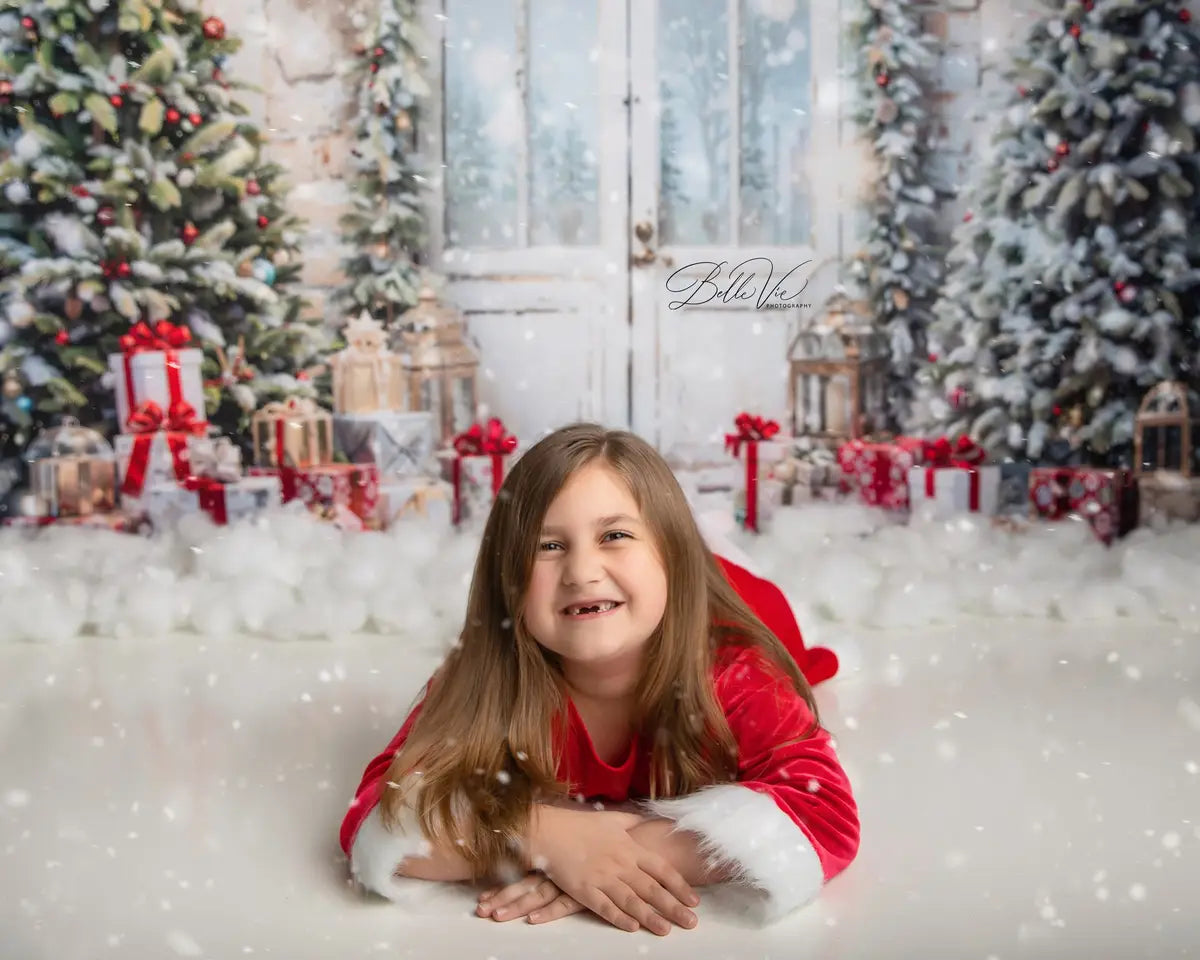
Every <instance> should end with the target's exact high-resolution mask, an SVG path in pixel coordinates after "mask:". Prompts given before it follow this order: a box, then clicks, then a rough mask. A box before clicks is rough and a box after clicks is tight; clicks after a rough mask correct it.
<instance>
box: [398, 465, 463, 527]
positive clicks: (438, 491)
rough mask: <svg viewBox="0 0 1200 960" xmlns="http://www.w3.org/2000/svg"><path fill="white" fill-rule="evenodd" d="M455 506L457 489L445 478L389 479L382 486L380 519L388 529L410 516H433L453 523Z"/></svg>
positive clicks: (440, 520)
mask: <svg viewBox="0 0 1200 960" xmlns="http://www.w3.org/2000/svg"><path fill="white" fill-rule="evenodd" d="M453 507H454V489H453V488H452V487H451V486H450V484H449V483H447V482H446V481H444V480H433V479H430V478H428V477H409V478H406V479H403V480H387V481H385V482H384V483H382V484H380V487H379V519H380V523H381V525H382V526H383V527H385V528H387V527H390V526H392V525H393V524H396V523H402V522H403V521H404V520H405V519H406V518H422V519H431V520H434V521H436V522H437V523H440V524H445V525H446V526H449V525H450V524H451V522H452V521H453V516H452V512H453Z"/></svg>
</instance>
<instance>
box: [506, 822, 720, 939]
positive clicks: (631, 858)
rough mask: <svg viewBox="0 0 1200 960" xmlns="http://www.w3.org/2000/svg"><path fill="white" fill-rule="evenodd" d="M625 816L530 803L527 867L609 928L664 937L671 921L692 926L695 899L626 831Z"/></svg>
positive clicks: (672, 872)
mask: <svg viewBox="0 0 1200 960" xmlns="http://www.w3.org/2000/svg"><path fill="white" fill-rule="evenodd" d="M631 819H637V818H631V815H629V814H624V813H612V814H609V813H597V812H594V811H580V810H565V809H562V808H560V807H549V806H541V805H538V806H535V807H534V816H533V824H532V829H531V832H530V843H529V853H530V859H531V866H533V867H534V868H535V869H542V870H544V872H545V874H546V876H547V877H549V878H550V880H552V881H553V882H554V883H555V885H557V886H558V888H559V889H560V890H562V891H563V892H564V893H566V894H567V895H568V896H570V897H571V898H572V899H573V900H575V902H576V903H579V904H582V905H583V906H584V907H585V908H587V909H588V910H591V911H592V912H593V913H594V914H596V915H597V916H599V917H602V918H603V919H605V920H607V921H608V922H609V923H611V924H612V925H613V926H615V927H620V928H621V929H622V930H627V931H629V932H630V933H632V932H634V931H635V930H637V929H638V928H639V926H644V927H645V928H646V929H647V930H650V931H651V932H652V933H656V934H658V935H659V936H666V935H667V934H668V933H669V932H670V931H671V924H670V923H668V921H674V922H675V923H677V924H679V926H681V927H688V928H691V927H694V926H695V925H696V915H695V914H694V913H692V911H691V910H688V909H687V907H688V906H695V905H697V904H698V903H699V902H700V898H699V897H697V896H696V894H695V892H694V891H693V890H692V888H691V887H690V886H688V884H687V881H686V880H684V879H683V876H682V875H681V874H680V873H679V871H678V870H676V869H675V868H674V867H673V866H671V865H670V864H669V863H668V862H667V861H666V860H665V859H664V858H663V857H661V856H659V855H658V854H656V853H653V852H651V851H650V850H647V849H646V848H645V847H643V846H642V845H641V844H640V843H638V842H637V841H636V840H634V839H633V838H632V837H631V836H630V835H629V832H628V831H629V829H630V823H631Z"/></svg>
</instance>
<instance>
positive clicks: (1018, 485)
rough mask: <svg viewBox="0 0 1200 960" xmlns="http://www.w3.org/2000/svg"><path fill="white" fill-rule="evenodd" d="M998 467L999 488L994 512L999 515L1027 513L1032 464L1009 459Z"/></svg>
mask: <svg viewBox="0 0 1200 960" xmlns="http://www.w3.org/2000/svg"><path fill="white" fill-rule="evenodd" d="M998 466H999V467H1000V490H999V493H998V494H997V500H998V502H997V505H996V513H997V514H999V515H1001V516H1007V515H1010V514H1020V515H1022V516H1025V515H1028V513H1029V473H1030V471H1031V470H1033V464H1031V463H1022V462H1018V461H1015V460H1009V461H1007V462H1005V463H1001V464H998Z"/></svg>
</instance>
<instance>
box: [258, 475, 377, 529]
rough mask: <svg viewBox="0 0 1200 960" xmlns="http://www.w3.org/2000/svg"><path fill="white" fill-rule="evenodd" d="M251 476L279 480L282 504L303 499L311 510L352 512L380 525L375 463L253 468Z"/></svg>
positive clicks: (363, 519)
mask: <svg viewBox="0 0 1200 960" xmlns="http://www.w3.org/2000/svg"><path fill="white" fill-rule="evenodd" d="M249 475H250V476H252V477H267V476H269V477H279V480H280V482H281V483H282V484H283V502H284V503H288V502H290V501H292V500H296V499H299V500H301V501H302V502H303V503H304V504H305V505H306V506H307V507H308V508H309V509H310V510H314V511H318V512H319V511H328V510H334V511H337V510H339V509H341V510H349V511H350V512H351V513H352V514H354V516H356V517H358V518H359V519H360V520H361V521H362V522H363V523H364V524H367V525H369V526H377V525H378V515H379V467H378V466H376V465H375V464H373V463H326V464H320V465H318V466H313V467H304V468H303V469H295V468H292V467H283V468H278V467H251V468H250V470H249Z"/></svg>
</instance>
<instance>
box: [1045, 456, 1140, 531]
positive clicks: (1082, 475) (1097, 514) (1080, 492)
mask: <svg viewBox="0 0 1200 960" xmlns="http://www.w3.org/2000/svg"><path fill="white" fill-rule="evenodd" d="M1029 500H1030V511H1031V513H1032V515H1033V516H1035V517H1040V518H1041V519H1043V520H1062V519H1065V518H1066V517H1068V516H1079V517H1082V518H1083V519H1084V520H1086V521H1087V522H1088V523H1089V524H1090V525H1091V527H1092V530H1093V531H1095V533H1096V536H1097V537H1098V538H1099V539H1100V540H1101V541H1102V542H1104V543H1112V541H1113V540H1114V539H1115V538H1116V537H1121V536H1124V535H1125V534H1126V533H1128V532H1129V531H1130V530H1132V529H1133V528H1134V527H1135V526H1136V525H1137V486H1136V482H1135V481H1134V477H1133V474H1132V473H1131V472H1130V471H1129V470H1104V469H1098V468H1094V467H1034V468H1033V469H1032V470H1031V471H1030V472H1029Z"/></svg>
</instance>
